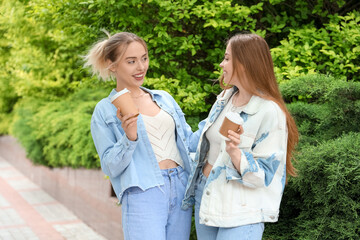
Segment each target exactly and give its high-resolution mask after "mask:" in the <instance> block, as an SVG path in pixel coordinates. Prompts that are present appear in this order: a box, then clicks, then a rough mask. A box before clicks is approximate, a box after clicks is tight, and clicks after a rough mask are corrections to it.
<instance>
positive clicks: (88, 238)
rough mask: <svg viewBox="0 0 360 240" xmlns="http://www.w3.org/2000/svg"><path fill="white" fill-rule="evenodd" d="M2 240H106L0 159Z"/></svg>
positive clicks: (0, 237)
mask: <svg viewBox="0 0 360 240" xmlns="http://www.w3.org/2000/svg"><path fill="white" fill-rule="evenodd" d="M0 239H1V240H49V239H51V240H58V239H59V240H60V239H69V240H106V239H105V238H104V237H102V236H101V235H99V234H98V233H96V232H95V231H93V230H92V229H91V228H90V227H89V226H87V225H86V224H85V223H84V222H82V221H81V220H80V219H78V218H77V217H76V216H75V215H74V214H73V213H72V212H71V211H69V210H68V209H67V208H66V207H65V206H63V205H62V204H60V203H59V202H58V201H56V200H55V199H54V198H52V197H51V196H50V195H48V194H47V193H46V192H45V191H43V190H42V189H41V188H40V187H38V186H37V185H36V184H35V183H33V182H32V181H30V180H29V179H28V178H27V177H25V176H24V175H23V174H22V173H21V172H19V171H18V170H17V169H15V168H14V167H13V166H12V165H11V164H10V163H8V162H7V161H6V160H5V159H3V158H2V157H0Z"/></svg>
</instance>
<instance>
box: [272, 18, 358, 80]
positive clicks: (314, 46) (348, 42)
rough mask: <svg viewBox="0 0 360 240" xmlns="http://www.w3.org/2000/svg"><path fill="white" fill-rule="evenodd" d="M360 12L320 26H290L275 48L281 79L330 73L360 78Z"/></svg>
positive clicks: (273, 51) (277, 68)
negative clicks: (286, 34) (294, 27)
mask: <svg viewBox="0 0 360 240" xmlns="http://www.w3.org/2000/svg"><path fill="white" fill-rule="evenodd" d="M359 24H360V13H359V12H356V11H354V12H351V13H348V14H347V15H346V16H338V15H334V16H332V17H331V18H330V22H329V23H327V24H324V27H323V28H321V29H318V28H316V27H315V26H314V24H310V25H308V26H304V27H301V28H298V29H291V30H290V34H289V35H288V36H287V38H286V39H284V40H282V41H280V43H281V45H279V46H278V47H275V48H272V49H271V52H272V56H273V59H274V64H275V71H276V73H277V76H278V78H279V79H280V80H281V79H291V78H294V77H297V76H301V75H304V74H311V73H322V74H329V73H331V74H332V75H334V76H337V77H339V76H346V77H347V79H352V80H354V81H360V74H359V73H360V58H359V55H360V46H359V44H360V28H359Z"/></svg>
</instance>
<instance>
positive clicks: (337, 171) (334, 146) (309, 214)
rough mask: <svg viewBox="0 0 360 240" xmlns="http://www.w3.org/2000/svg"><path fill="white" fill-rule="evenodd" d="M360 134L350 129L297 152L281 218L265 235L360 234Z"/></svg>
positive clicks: (323, 236) (344, 236)
mask: <svg viewBox="0 0 360 240" xmlns="http://www.w3.org/2000/svg"><path fill="white" fill-rule="evenodd" d="M359 146H360V133H359V132H357V133H354V132H351V133H348V134H345V135H342V136H340V137H339V138H336V139H334V140H329V141H324V142H322V143H321V144H319V145H318V146H308V147H304V148H303V149H302V150H301V152H300V153H299V154H297V156H296V157H297V164H296V165H295V166H296V168H297V169H298V177H296V178H290V180H289V183H288V185H287V186H286V188H285V192H284V197H283V200H282V203H281V209H280V220H279V222H278V223H275V224H267V225H266V227H265V234H264V239H269V240H270V239H272V240H280V239H281V240H288V239H311V240H313V239H353V240H357V239H359V238H360V237H359V236H360V217H359V214H360V151H359Z"/></svg>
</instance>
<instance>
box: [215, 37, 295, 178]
mask: <svg viewBox="0 0 360 240" xmlns="http://www.w3.org/2000/svg"><path fill="white" fill-rule="evenodd" d="M229 44H230V46H231V55H232V57H233V69H234V70H235V71H234V73H233V74H237V76H239V69H240V68H239V66H240V64H241V65H242V66H243V67H244V68H245V72H246V75H247V77H248V79H249V81H246V82H244V80H243V79H241V78H240V77H238V79H239V81H240V83H241V85H242V87H243V88H245V90H246V91H248V92H249V93H251V94H252V95H256V96H260V97H263V98H266V99H270V100H272V101H274V102H276V103H277V104H278V105H279V106H280V108H281V109H282V111H283V112H284V113H285V115H286V125H287V128H288V139H287V153H286V172H287V174H289V175H291V176H296V169H295V167H294V166H293V164H292V162H291V159H292V158H293V151H294V149H295V146H296V144H297V143H298V140H299V133H298V130H297V127H296V124H295V121H294V119H293V118H292V116H291V114H290V112H289V111H288V109H287V108H286V105H285V102H284V100H283V98H282V96H281V93H280V90H279V87H278V84H277V81H276V78H275V73H274V64H273V60H272V57H271V54H270V49H269V46H268V44H267V43H266V41H265V39H263V38H262V37H260V36H258V35H256V34H237V35H235V36H233V37H231V38H230V39H229V40H228V42H227V45H229ZM223 79H224V76H223V75H222V76H221V77H220V85H221V87H222V88H224V89H228V88H229V86H225V85H224V84H223ZM230 87H231V86H230Z"/></svg>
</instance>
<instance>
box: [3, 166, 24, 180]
mask: <svg viewBox="0 0 360 240" xmlns="http://www.w3.org/2000/svg"><path fill="white" fill-rule="evenodd" d="M0 177H1V178H4V179H11V178H19V177H24V175H22V174H21V173H20V172H19V171H18V170H16V169H15V168H3V169H0Z"/></svg>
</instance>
